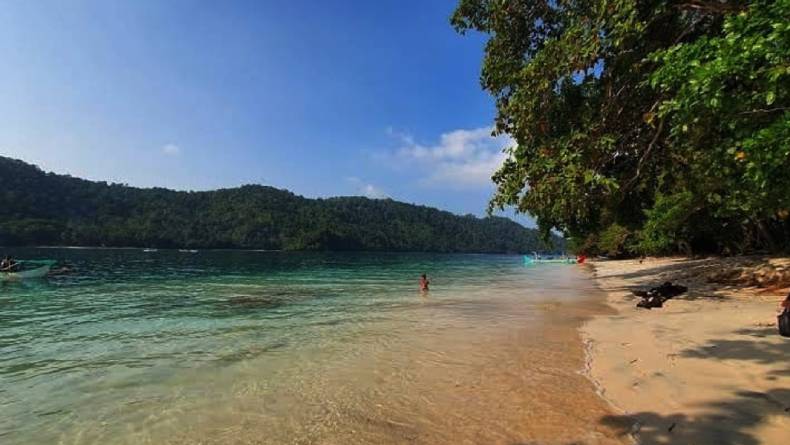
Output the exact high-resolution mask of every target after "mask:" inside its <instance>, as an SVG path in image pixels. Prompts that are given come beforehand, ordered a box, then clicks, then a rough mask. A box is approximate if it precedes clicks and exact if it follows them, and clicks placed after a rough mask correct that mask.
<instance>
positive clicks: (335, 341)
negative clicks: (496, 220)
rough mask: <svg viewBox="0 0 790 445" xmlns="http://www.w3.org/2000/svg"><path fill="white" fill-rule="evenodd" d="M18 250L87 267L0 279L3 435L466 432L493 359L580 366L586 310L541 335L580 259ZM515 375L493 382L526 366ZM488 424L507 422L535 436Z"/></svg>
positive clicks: (273, 438) (179, 439) (17, 438)
mask: <svg viewBox="0 0 790 445" xmlns="http://www.w3.org/2000/svg"><path fill="white" fill-rule="evenodd" d="M12 253H13V254H14V255H15V256H16V257H18V258H53V259H58V260H62V261H68V262H69V263H71V264H72V265H74V267H75V268H76V272H75V273H73V274H69V275H64V276H59V277H52V278H49V279H47V280H42V281H29V282H20V283H4V284H0V357H2V360H1V361H0V410H2V415H1V416H0V441H1V442H2V443H4V444H28V443H339V442H342V443H354V442H358V443H373V442H377V443H385V442H391V443H399V442H401V441H405V440H409V441H420V440H423V441H426V443H438V442H447V443H450V442H455V441H456V440H457V439H458V436H452V435H450V436H448V434H450V433H449V432H448V430H450V429H452V430H454V431H455V432H453V433H452V434H464V433H463V431H464V428H466V427H467V426H468V425H470V422H471V423H474V422H475V421H478V422H481V421H482V419H479V417H480V416H479V414H473V413H472V412H479V411H480V410H490V409H491V408H490V407H488V402H487V401H485V400H483V399H484V398H485V397H481V396H480V395H479V393H485V391H490V392H491V394H489V395H490V396H491V398H492V399H494V394H495V393H496V391H497V389H495V388H497V387H499V386H493V387H492V388H490V389H485V386H486V385H494V383H492V382H487V381H486V382H484V383H479V385H480V386H479V387H478V389H477V390H474V391H472V390H471V389H470V390H469V391H472V392H470V393H469V394H473V395H474V396H473V398H474V399H475V402H474V403H472V404H471V405H470V406H469V408H470V409H469V412H468V413H466V414H461V413H462V412H466V411H465V410H461V411H459V414H458V417H457V418H453V417H452V416H449V417H448V416H447V415H446V412H447V410H448V409H449V408H450V407H452V406H456V404H457V403H458V400H455V399H453V397H456V396H457V394H456V395H453V396H451V395H450V394H448V393H457V392H458V391H460V390H458V389H457V388H460V387H462V386H464V384H463V382H465V381H469V382H471V381H473V380H475V379H477V378H478V377H476V376H479V375H480V372H481V371H480V370H481V369H483V368H485V367H487V366H492V365H496V364H498V365H501V366H503V367H507V366H511V367H512V366H523V364H521V365H519V364H518V363H511V364H510V365H507V363H508V362H510V361H512V360H514V359H513V357H519V354H522V353H528V354H529V357H530V358H529V360H528V362H530V363H532V364H534V366H536V367H541V366H542V367H543V368H541V369H542V371H541V372H545V369H546V366H555V367H556V368H557V370H558V371H557V372H562V373H566V374H567V376H568V377H567V378H568V379H571V380H573V381H578V379H576V377H573V375H572V374H575V373H576V371H577V370H578V367H579V365H578V357H577V355H578V354H579V352H578V350H579V346H578V343H577V338H576V336H575V331H574V330H573V328H575V325H573V323H577V322H578V321H579V320H581V319H582V315H578V316H573V317H571V318H572V319H573V321H572V322H568V323H567V326H568V329H565V330H563V331H562V332H560V331H557V332H555V333H554V334H552V336H551V338H541V336H544V335H545V334H546V332H547V331H546V329H555V328H556V326H555V325H548V324H547V320H549V319H550V318H551V316H552V315H551V314H552V313H553V312H552V309H553V308H556V307H563V305H568V304H574V302H576V301H580V298H581V299H583V298H584V296H585V294H587V293H589V292H591V291H592V287H591V284H590V282H589V279H588V278H587V276H586V275H585V274H584V273H583V272H581V271H579V270H577V268H576V267H575V266H568V267H565V268H562V267H559V268H558V267H554V268H525V267H524V266H523V264H522V261H521V258H520V257H518V256H494V255H430V254H351V253H344V254H333V253H327V254H321V253H283V252H239V251H232V252H224V251H205V252H199V253H194V254H193V253H182V252H177V251H159V252H152V253H144V252H142V251H140V250H121V249H118V250H77V249H40V250H35V249H26V250H16V251H13V252H12ZM422 272H427V273H428V274H429V276H430V277H431V279H432V287H431V291H430V292H429V293H428V294H423V293H420V292H419V291H418V290H417V280H418V277H419V274H420V273H422ZM580 291H581V292H580ZM547 325H548V326H549V327H548V328H547V327H546V326H547ZM560 325H561V326H566V325H563V324H562V323H560ZM527 327H529V328H527ZM524 329H531V330H526V331H525V330H524ZM514 335H523V336H524V338H521V339H518V341H516V340H514ZM537 340H540V341H537ZM530 348H532V349H530ZM563 348H564V349H563ZM564 350H567V354H566V355H565V356H562V354H561V353H562V351H564ZM558 351H559V352H558ZM541 354H543V355H541ZM557 354H560V356H558V355H557ZM544 355H545V357H544ZM564 368H570V369H564ZM527 369H529V366H527ZM508 372H510V371H508ZM486 373H488V372H486ZM493 374H497V373H493ZM493 374H492V375H493ZM506 375H510V374H505V375H503V376H500V378H501V379H503V380H502V381H501V382H500V381H498V380H497V382H496V385H505V386H507V385H510V383H508V382H506V381H505V380H506V379H508V378H511V377H512V378H521V379H523V378H524V377H523V376H524V375H530V374H529V372H526V371H525V373H522V374H521V375H519V376H515V375H512V376H510V377H506ZM535 375H536V376H540V375H543V374H535ZM536 378H537V377H536ZM459 382H461V383H459ZM578 384H579V385H582V386H583V385H584V383H578ZM464 387H465V386H464ZM441 388H445V389H441ZM587 389H588V388H586V387H585V388H584V390H585V391H587ZM546 391H547V392H546V394H545V397H544V398H546V400H550V399H551V397H553V396H552V395H551V390H546ZM561 392H562V391H560V393H561ZM576 392H577V393H578V390H577V391H576ZM560 393H558V394H560ZM533 396H534V395H533ZM533 396H529V397H533ZM496 397H501V395H498V396H496ZM525 397H527V396H525ZM529 397H527V399H525V400H523V401H521V402H519V403H522V404H530V403H533V402H532V401H531V400H533V399H530V398H529ZM477 398H480V399H481V400H480V401H477V400H476V399H477ZM464 400H465V402H464V404H466V405H468V404H469V403H470V402H469V400H466V399H464ZM591 400H592V399H591ZM500 402H501V399H500ZM557 409H558V411H561V410H563V409H565V408H562V407H561V406H560V407H558V408H557ZM417 413H419V415H418V416H416V417H415V414H417ZM558 415H560V414H558ZM507 416H509V414H506V413H503V414H501V415H497V417H496V418H498V419H502V418H507ZM476 417H477V418H478V419H477V420H474V419H475V418H476ZM577 421H578V420H577ZM492 422H493V421H491V420H487V421H486V423H487V424H488V425H489V426H488V427H487V428H491V429H492V431H494V432H496V434H499V435H500V436H501V435H504V436H502V437H511V436H512V437H513V438H514V439H518V438H522V437H524V435H525V434H527V436H528V435H529V434H528V433H529V430H527V431H526V432H524V431H522V429H523V426H519V427H518V429H513V427H512V426H508V425H501V426H494V425H492ZM475 434H479V433H475ZM500 436H496V435H495V436H493V437H495V438H496V437H500ZM574 437H576V436H574ZM495 442H496V440H493V441H492V442H491V443H495Z"/></svg>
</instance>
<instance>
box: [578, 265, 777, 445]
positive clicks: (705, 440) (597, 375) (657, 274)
mask: <svg viewBox="0 0 790 445" xmlns="http://www.w3.org/2000/svg"><path fill="white" fill-rule="evenodd" d="M771 263H772V266H770V267H769V268H768V269H770V270H769V271H768V272H769V273H768V275H770V277H769V279H762V278H761V277H764V276H765V275H766V274H765V270H766V269H765V267H762V268H760V267H758V266H759V265H760V264H763V265H764V264H766V260H764V259H755V258H749V259H746V258H742V259H699V260H690V259H681V258H668V259H667V258H665V259H647V260H645V261H644V262H643V263H640V262H639V261H636V260H626V261H600V262H595V263H594V266H595V274H596V279H597V282H598V284H599V286H600V287H601V288H602V289H603V290H604V291H605V292H606V293H607V302H608V303H609V305H611V306H612V307H613V308H614V309H615V310H616V311H617V313H616V314H615V315H603V316H598V317H596V318H594V319H593V320H591V321H589V322H588V323H587V324H586V325H585V326H584V328H583V335H584V338H585V342H586V345H587V348H588V360H589V369H588V373H589V376H590V378H591V379H592V380H593V381H594V382H595V384H596V385H597V386H598V389H599V391H600V393H601V395H602V396H603V397H604V398H605V399H606V400H608V401H609V402H610V403H611V404H612V406H613V408H614V410H615V411H617V412H620V413H621V414H620V415H612V416H606V417H604V418H602V419H601V422H602V423H603V424H605V425H608V426H614V427H615V428H618V429H619V430H620V431H621V433H622V434H623V435H624V436H628V435H631V436H633V438H634V439H635V440H636V441H638V442H639V443H643V444H668V443H672V444H716V445H718V444H737V445H751V444H777V445H778V444H788V443H790V338H785V337H781V336H779V335H778V331H777V328H776V308H777V306H778V304H779V302H780V301H781V300H782V299H783V296H784V295H786V294H787V289H782V288H779V287H778V286H782V285H786V282H785V283H784V284H783V283H782V281H781V280H778V281H777V279H774V278H776V277H780V278H781V274H783V273H784V274H785V276H786V273H787V272H788V271H789V270H790V268H788V267H787V266H788V263H790V262H788V261H787V260H776V259H774V260H771ZM755 265H758V266H755ZM755 271H756V272H755ZM755 277H757V279H755ZM771 277H773V278H771ZM667 280H672V281H673V282H676V283H678V284H683V285H686V286H688V287H689V293H688V294H686V295H683V296H681V297H676V298H675V299H672V300H669V301H668V302H667V303H665V305H664V307H663V308H660V309H652V310H645V309H636V308H635V304H636V302H637V301H638V299H636V298H635V297H633V296H632V295H631V293H630V290H631V289H634V288H646V287H652V286H655V285H658V284H660V283H662V282H664V281H667ZM712 280H715V281H717V282H716V283H713V282H711V281H712ZM723 282H726V283H727V284H726V285H725V284H722V283H723ZM738 283H743V284H745V285H753V286H760V285H769V284H770V285H773V286H774V287H773V288H772V289H765V288H760V287H745V286H744V285H738ZM766 283H768V284H766Z"/></svg>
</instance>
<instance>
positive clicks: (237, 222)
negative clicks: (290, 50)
mask: <svg viewBox="0 0 790 445" xmlns="http://www.w3.org/2000/svg"><path fill="white" fill-rule="evenodd" d="M0 178H2V182H3V190H2V191H0V245H3V246H12V245H74V246H108V247H109V246H118V247H121V246H129V247H160V248H178V247H182V248H245V249H285V250H371V251H432V252H527V251H532V250H540V249H545V248H546V246H545V245H544V244H543V243H542V242H541V241H540V240H539V236H538V234H537V232H536V231H535V230H532V229H527V228H524V227H523V226H521V225H519V224H517V223H515V222H513V221H511V220H509V219H506V218H499V217H489V218H482V219H481V218H476V217H474V216H458V215H454V214H452V213H449V212H445V211H441V210H437V209H434V208H430V207H424V206H417V205H412V204H406V203H402V202H397V201H393V200H390V199H386V200H377V199H368V198H362V197H342V198H330V199H307V198H304V197H301V196H298V195H295V194H293V193H291V192H288V191H286V190H280V189H276V188H273V187H264V186H260V185H247V186H243V187H239V188H233V189H222V190H216V191H205V192H182V191H173V190H167V189H162V188H152V189H141V188H135V187H129V186H125V185H121V184H107V183H105V182H94V181H87V180H84V179H79V178H73V177H70V176H64V175H57V174H53V173H45V172H43V171H41V170H40V169H39V168H38V167H36V166H34V165H30V164H27V163H25V162H22V161H18V160H14V159H9V158H4V157H0ZM554 247H562V240H561V239H558V238H555V240H554Z"/></svg>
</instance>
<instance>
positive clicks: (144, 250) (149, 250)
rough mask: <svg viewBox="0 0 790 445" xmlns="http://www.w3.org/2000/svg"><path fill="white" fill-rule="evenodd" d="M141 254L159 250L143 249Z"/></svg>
mask: <svg viewBox="0 0 790 445" xmlns="http://www.w3.org/2000/svg"><path fill="white" fill-rule="evenodd" d="M143 252H159V249H143Z"/></svg>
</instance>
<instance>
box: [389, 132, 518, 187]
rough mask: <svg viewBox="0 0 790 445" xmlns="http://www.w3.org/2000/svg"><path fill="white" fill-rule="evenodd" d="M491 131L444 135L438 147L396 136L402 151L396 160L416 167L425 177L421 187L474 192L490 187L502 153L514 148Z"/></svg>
mask: <svg viewBox="0 0 790 445" xmlns="http://www.w3.org/2000/svg"><path fill="white" fill-rule="evenodd" d="M491 131H492V129H491V128H490V127H485V128H476V129H471V130H465V129H460V130H453V131H450V132H448V133H443V134H442V135H441V136H440V137H439V141H438V143H437V144H435V145H423V144H418V143H416V142H414V140H413V138H411V137H410V136H408V135H403V134H400V133H395V132H393V131H388V133H389V134H391V135H394V136H397V137H398V139H399V140H400V142H401V144H402V145H401V147H400V148H399V149H397V151H396V152H395V156H394V158H395V159H394V160H395V161H396V162H398V163H399V164H408V165H409V166H416V167H417V168H418V169H420V171H422V172H423V173H424V174H425V177H424V178H423V180H422V183H423V184H425V185H428V186H434V187H447V188H454V189H472V188H481V187H488V186H490V185H491V176H492V175H493V174H494V172H495V171H496V170H497V169H498V168H499V167H500V166H501V165H502V163H503V162H504V161H505V159H506V158H507V155H506V154H505V153H503V152H502V150H503V149H504V148H506V147H509V146H512V145H514V143H515V142H514V141H513V139H512V138H510V137H509V136H506V135H505V136H497V137H492V136H491Z"/></svg>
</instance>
